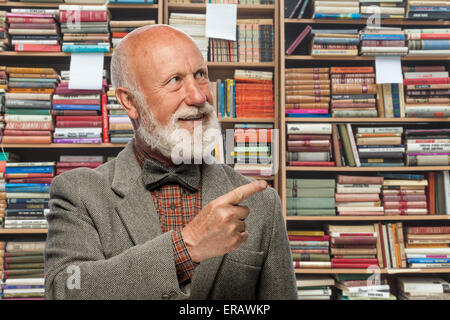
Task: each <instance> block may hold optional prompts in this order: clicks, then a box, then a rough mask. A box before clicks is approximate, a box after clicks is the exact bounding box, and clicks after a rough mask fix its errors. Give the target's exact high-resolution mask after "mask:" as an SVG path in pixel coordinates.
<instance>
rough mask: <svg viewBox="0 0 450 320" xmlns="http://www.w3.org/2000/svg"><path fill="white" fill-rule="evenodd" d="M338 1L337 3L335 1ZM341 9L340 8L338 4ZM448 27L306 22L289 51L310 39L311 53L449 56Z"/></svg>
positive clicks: (290, 52) (320, 55)
mask: <svg viewBox="0 0 450 320" xmlns="http://www.w3.org/2000/svg"><path fill="white" fill-rule="evenodd" d="M336 3H337V2H336ZM336 8H338V9H339V10H340V9H342V8H340V7H336ZM449 39H450V31H449V29H448V28H421V29H417V28H415V29H414V28H406V29H402V28H401V27H379V26H366V27H365V28H364V29H362V30H358V29H355V28H340V29H316V28H314V29H313V28H311V26H309V25H307V26H306V27H305V28H304V29H302V31H301V32H300V33H299V35H298V36H297V37H296V38H295V40H294V41H293V43H292V44H290V45H289V47H288V49H287V51H286V53H287V54H288V55H290V54H294V53H295V51H296V49H297V48H299V50H300V49H301V51H297V52H302V54H307V53H306V52H305V50H304V49H303V48H305V46H299V45H300V43H302V42H304V41H307V40H309V41H310V43H311V53H310V54H311V56H317V57H324V56H330V57H333V56H336V57H339V56H358V55H362V56H380V55H389V56H392V55H398V56H404V55H448V54H449V52H450V46H449V43H448V40H449Z"/></svg>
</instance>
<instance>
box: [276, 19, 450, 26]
mask: <svg viewBox="0 0 450 320" xmlns="http://www.w3.org/2000/svg"><path fill="white" fill-rule="evenodd" d="M284 22H285V23H304V24H353V25H355V24H358V25H367V19H284ZM380 23H381V25H400V26H415V27H416V26H419V25H429V26H448V25H450V21H445V20H404V19H381V20H380Z"/></svg>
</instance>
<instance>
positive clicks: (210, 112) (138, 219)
mask: <svg viewBox="0 0 450 320" xmlns="http://www.w3.org/2000/svg"><path fill="white" fill-rule="evenodd" d="M111 76H112V82H113V85H114V87H115V88H116V97H117V99H118V101H119V102H120V104H121V105H122V106H123V107H124V108H125V109H126V111H127V112H128V115H129V117H130V119H131V120H132V122H133V125H134V128H135V137H134V139H133V140H132V141H131V142H130V143H129V144H128V145H127V146H126V147H125V149H124V150H122V151H121V152H120V153H119V155H118V156H117V158H116V159H114V160H113V161H110V162H108V163H106V164H104V165H102V166H100V167H98V168H97V169H95V170H91V169H87V168H82V169H76V170H72V171H70V172H67V173H64V174H62V175H60V176H58V177H56V178H55V179H54V181H53V183H52V187H51V202H50V203H51V204H50V206H51V213H50V214H49V215H48V217H47V219H48V222H49V231H48V236H47V246H46V251H45V268H46V272H45V274H46V278H45V291H46V297H47V298H50V299H296V295H297V293H296V285H295V276H294V272H293V266H292V260H291V255H290V250H289V243H288V240H287V236H286V229H285V224H284V221H283V218H282V215H281V203H280V199H279V197H278V195H277V193H276V192H275V191H274V190H273V189H272V188H268V187H267V184H266V182H264V181H253V182H252V180H251V179H249V178H246V177H244V176H242V175H240V174H239V173H237V172H235V171H234V170H233V169H232V168H230V167H229V166H227V165H224V164H218V163H215V164H207V163H202V164H186V163H184V164H181V165H180V164H175V163H174V162H173V159H174V157H173V152H174V148H175V147H176V146H177V140H176V139H174V137H173V136H174V135H173V134H172V133H173V132H174V131H176V130H184V131H182V132H185V133H187V134H188V135H190V137H191V138H192V139H193V140H195V137H194V132H195V126H197V125H201V126H202V127H203V129H204V130H205V129H217V128H220V127H219V125H218V122H217V118H216V114H215V112H214V109H213V107H212V106H211V104H212V95H211V91H210V88H209V79H208V71H207V67H206V62H205V61H204V59H203V57H202V55H201V53H200V51H199V49H198V47H197V46H196V45H195V43H194V42H193V40H192V39H191V38H190V37H189V36H187V35H186V34H184V33H183V32H180V31H178V30H176V29H174V28H172V27H169V26H163V25H154V26H150V27H143V28H140V29H137V30H135V31H133V32H132V33H130V34H129V35H128V36H127V37H126V38H125V39H124V40H123V41H122V42H121V43H120V45H119V46H118V48H117V49H116V50H115V51H114V54H113V57H112V62H111ZM200 138H201V139H202V141H204V142H208V141H209V140H208V139H207V137H206V135H205V134H203V136H202V137H200Z"/></svg>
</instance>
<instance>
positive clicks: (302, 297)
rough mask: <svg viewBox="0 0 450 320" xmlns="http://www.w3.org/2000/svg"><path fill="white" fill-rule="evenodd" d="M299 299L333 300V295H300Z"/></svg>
mask: <svg viewBox="0 0 450 320" xmlns="http://www.w3.org/2000/svg"><path fill="white" fill-rule="evenodd" d="M298 300H331V296H298Z"/></svg>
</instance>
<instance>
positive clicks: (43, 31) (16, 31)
mask: <svg viewBox="0 0 450 320" xmlns="http://www.w3.org/2000/svg"><path fill="white" fill-rule="evenodd" d="M8 33H9V34H12V35H16V34H18V35H21V34H25V35H28V34H38V35H39V34H44V35H47V34H50V35H54V34H58V33H57V31H56V30H55V29H9V30H8Z"/></svg>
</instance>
